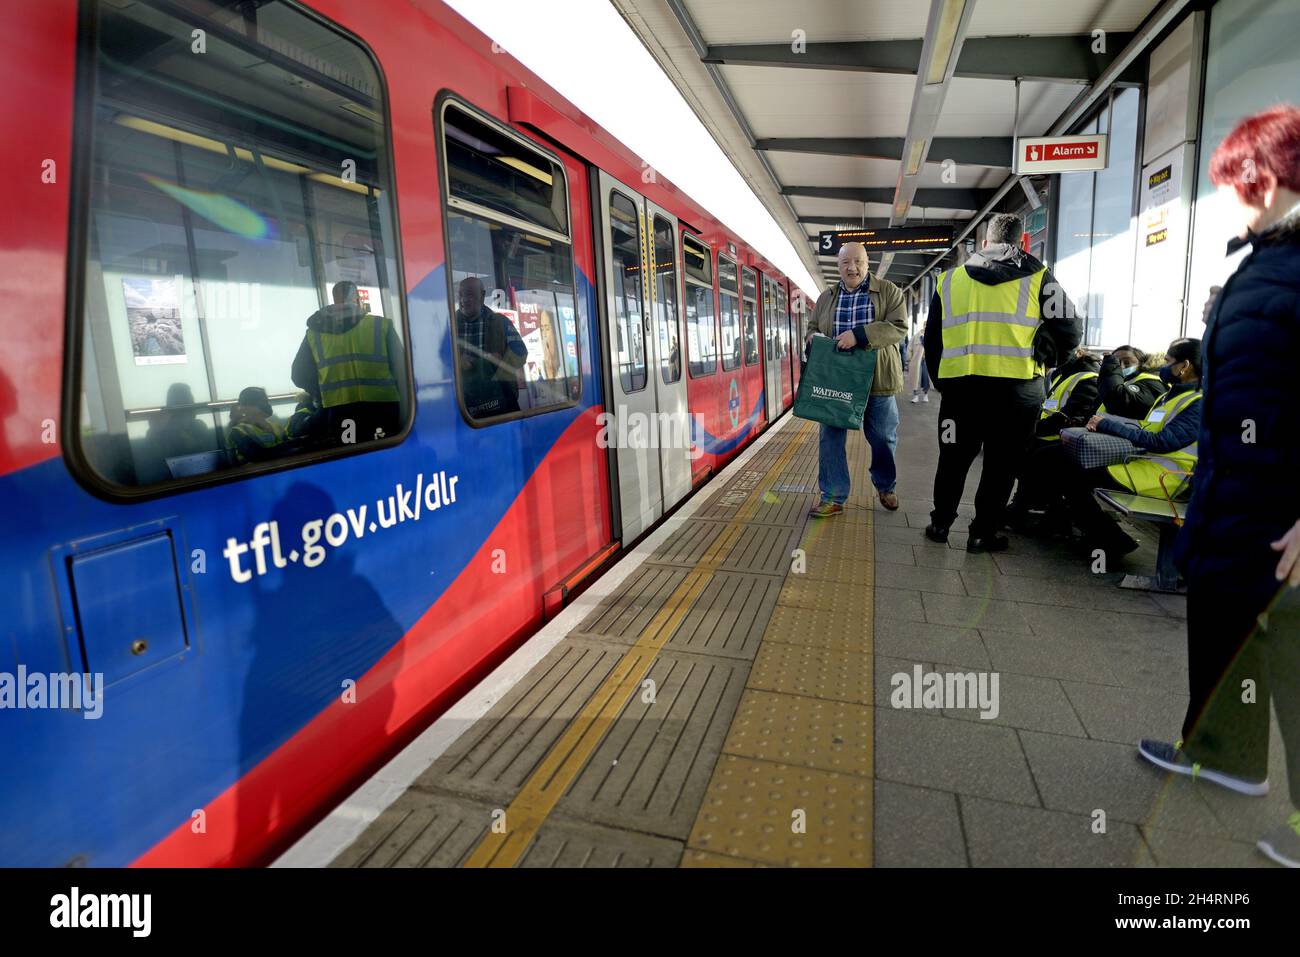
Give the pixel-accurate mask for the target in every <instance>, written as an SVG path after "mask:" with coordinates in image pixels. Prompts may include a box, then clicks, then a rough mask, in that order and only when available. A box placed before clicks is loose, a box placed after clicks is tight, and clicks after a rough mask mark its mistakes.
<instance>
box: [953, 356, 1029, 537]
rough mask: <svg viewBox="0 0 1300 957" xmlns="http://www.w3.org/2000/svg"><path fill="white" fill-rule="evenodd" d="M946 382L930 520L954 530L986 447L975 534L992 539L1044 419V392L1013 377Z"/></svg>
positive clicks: (977, 493) (978, 496)
mask: <svg viewBox="0 0 1300 957" xmlns="http://www.w3.org/2000/svg"><path fill="white" fill-rule="evenodd" d="M965 378H966V380H967V381H963V380H961V379H955V380H951V381H948V382H944V383H943V400H942V401H941V402H940V404H939V467H938V469H937V470H936V471H935V473H934V511H932V512H931V513H930V520H931V521H932V522H933V523H934V524H935V525H937V526H939V527H940V528H949V527H951V526H952V523H953V522H954V521H956V519H957V503H958V502H960V501H961V494H962V491H963V490H964V489H965V488H966V475H967V473H968V472H969V471H970V467H971V463H972V462H974V461H975V456H977V455H978V454H979V453H980V450H981V449H983V450H984V467H983V471H982V472H981V474H980V484H979V488H978V489H976V491H975V519H974V521H972V522H971V525H970V532H971V534H972V535H974V536H978V537H987V536H989V535H992V534H994V533H995V532H996V531H997V530H998V528H1000V527H1001V525H1002V516H1003V513H1004V512H1005V511H1006V507H1007V500H1008V499H1009V498H1010V497H1011V487H1012V485H1014V484H1015V481H1016V473H1017V471H1019V468H1020V462H1021V458H1022V457H1023V456H1024V453H1025V447H1026V445H1027V444H1028V442H1029V439H1030V437H1031V436H1032V435H1033V431H1034V423H1035V422H1036V421H1037V420H1038V411H1039V404H1038V401H1037V400H1038V399H1040V398H1041V396H1034V395H1033V394H1025V393H1024V391H1023V389H1022V386H1023V383H1020V382H1018V381H1017V380H1013V379H1004V380H998V379H983V378H978V377H965Z"/></svg>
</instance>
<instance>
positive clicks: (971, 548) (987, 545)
mask: <svg viewBox="0 0 1300 957" xmlns="http://www.w3.org/2000/svg"><path fill="white" fill-rule="evenodd" d="M1010 546H1011V542H1010V541H1009V540H1008V539H1005V538H1003V537H1002V536H1001V535H978V536H977V535H972V536H970V537H969V538H968V539H966V551H968V552H1005V551H1006V550H1007V549H1008V548H1009V547H1010Z"/></svg>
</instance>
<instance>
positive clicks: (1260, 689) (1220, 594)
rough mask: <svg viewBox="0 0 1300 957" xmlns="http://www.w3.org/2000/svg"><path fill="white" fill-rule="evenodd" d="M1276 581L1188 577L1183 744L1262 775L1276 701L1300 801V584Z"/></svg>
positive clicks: (1211, 761)
mask: <svg viewBox="0 0 1300 957" xmlns="http://www.w3.org/2000/svg"><path fill="white" fill-rule="evenodd" d="M1278 585H1279V583H1277V582H1275V581H1273V580H1272V576H1271V575H1270V574H1267V573H1265V574H1262V575H1258V574H1257V575H1255V576H1252V579H1251V580H1246V581H1243V580H1241V579H1238V578H1235V577H1234V578H1232V579H1227V578H1225V577H1224V576H1221V575H1216V576H1213V577H1210V576H1201V575H1196V574H1192V575H1191V576H1190V577H1189V578H1188V580H1187V670H1188V684H1189V690H1190V693H1191V700H1190V701H1189V702H1188V705H1187V715H1186V717H1185V718H1184V719H1183V747H1184V749H1185V750H1186V752H1187V754H1188V755H1189V756H1190V757H1191V758H1192V760H1194V761H1199V762H1200V763H1201V764H1202V765H1204V766H1205V767H1207V768H1213V769H1214V770H1216V771H1224V772H1226V773H1228V774H1232V775H1236V776H1239V777H1243V778H1246V779H1248V780H1251V781H1262V780H1263V779H1264V778H1265V777H1267V776H1268V730H1269V703H1270V701H1271V702H1272V704H1273V706H1274V707H1275V708H1276V709H1277V718H1278V725H1279V726H1280V728H1281V730H1282V742H1283V745H1284V747H1285V749H1286V763H1287V776H1288V778H1289V780H1290V785H1291V803H1292V804H1294V805H1295V806H1297V807H1300V589H1296V588H1279V587H1278Z"/></svg>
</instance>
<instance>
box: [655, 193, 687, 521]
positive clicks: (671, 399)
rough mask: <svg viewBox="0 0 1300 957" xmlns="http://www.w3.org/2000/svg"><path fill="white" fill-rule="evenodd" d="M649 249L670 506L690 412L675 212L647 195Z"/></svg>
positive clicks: (681, 474) (681, 480) (662, 464)
mask: <svg viewBox="0 0 1300 957" xmlns="http://www.w3.org/2000/svg"><path fill="white" fill-rule="evenodd" d="M645 206H646V227H647V229H648V231H649V248H650V253H651V256H652V257H653V267H654V268H653V269H652V270H651V271H650V273H649V274H650V275H651V276H652V277H653V279H652V280H651V282H650V303H651V306H652V309H651V315H652V316H653V318H654V335H655V339H656V347H657V350H658V355H659V374H658V375H657V376H654V377H653V378H654V380H655V383H654V385H655V391H656V392H657V393H658V396H657V399H658V401H657V403H656V404H657V407H658V412H659V415H658V416H657V425H658V430H659V468H660V472H661V478H662V480H663V508H664V511H667V510H668V509H670V508H672V507H673V506H674V505H676V504H677V503H678V502H680V501H681V500H682V499H683V498H685V497H686V495H687V493H688V492H690V490H691V448H690V446H691V442H690V436H691V432H690V415H689V410H688V407H687V402H686V377H685V375H684V374H683V372H682V365H683V361H682V356H683V355H684V354H685V350H684V349H683V348H682V343H683V342H684V341H685V340H684V339H683V338H682V320H681V314H682V307H681V293H680V289H681V286H680V285H679V284H678V281H677V263H678V262H680V261H681V255H680V253H681V250H680V249H679V248H678V246H677V244H678V242H679V239H678V236H679V230H678V228H677V217H676V216H674V215H673V214H672V213H670V212H668V211H667V210H664V209H661V208H659V207H658V206H656V205H655V204H654V203H652V202H650V200H648V199H647V200H646V201H645Z"/></svg>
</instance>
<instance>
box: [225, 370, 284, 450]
mask: <svg viewBox="0 0 1300 957" xmlns="http://www.w3.org/2000/svg"><path fill="white" fill-rule="evenodd" d="M287 440H288V436H287V435H286V434H285V431H284V426H282V425H281V424H280V423H279V422H277V421H276V420H275V419H274V418H273V417H272V415H271V400H270V399H269V398H267V395H266V390H265V389H260V388H258V387H257V386H249V387H248V388H247V389H244V390H243V391H242V392H240V393H239V402H238V403H237V404H236V405H235V408H234V409H233V410H231V413H230V428H229V429H228V430H227V433H226V445H227V447H228V448H229V449H230V455H231V458H232V459H233V460H234V462H235V463H236V464H237V465H246V464H248V463H249V462H266V461H269V460H271V459H274V458H276V457H277V456H279V455H280V454H281V452H282V451H283V450H282V449H281V448H280V447H281V446H282V445H284V443H285V442H286V441H287Z"/></svg>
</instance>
